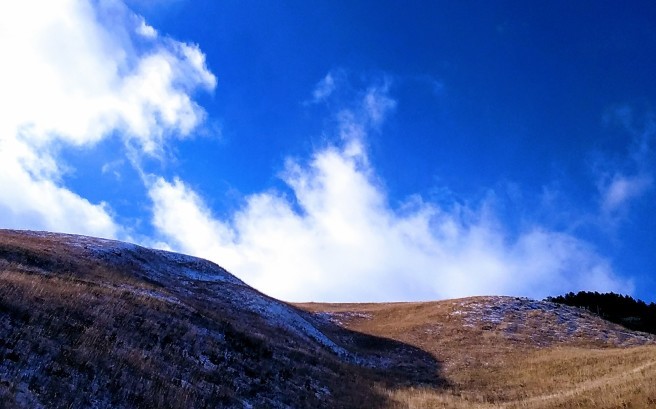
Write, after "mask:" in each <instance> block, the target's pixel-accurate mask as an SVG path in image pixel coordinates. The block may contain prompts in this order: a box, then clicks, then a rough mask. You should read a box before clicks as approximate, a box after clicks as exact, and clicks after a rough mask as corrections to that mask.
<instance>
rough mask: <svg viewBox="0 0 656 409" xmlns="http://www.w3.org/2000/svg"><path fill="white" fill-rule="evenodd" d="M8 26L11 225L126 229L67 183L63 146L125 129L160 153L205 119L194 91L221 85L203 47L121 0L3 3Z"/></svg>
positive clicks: (2, 82)
mask: <svg viewBox="0 0 656 409" xmlns="http://www.w3.org/2000/svg"><path fill="white" fill-rule="evenodd" d="M0 27H2V30H0V52H2V55H3V64H2V65H3V68H2V72H1V73H0V89H2V92H1V93H0V106H2V115H0V185H1V186H3V189H1V190H0V215H1V219H2V222H3V226H4V227H23V228H25V227H29V228H42V229H48V230H58V231H69V232H78V233H88V234H93V235H99V236H109V237H116V236H119V235H121V234H122V233H121V231H123V229H122V228H121V227H120V226H118V225H117V224H116V223H115V222H114V220H113V217H112V212H111V209H109V207H108V205H107V204H105V203H91V202H89V201H88V200H86V199H85V198H83V197H80V196H79V195H77V194H75V193H74V192H72V191H71V190H69V189H68V188H67V187H66V186H64V185H63V184H62V183H61V176H62V173H63V172H65V165H63V164H62V163H61V161H60V159H59V155H58V154H57V152H58V149H60V148H61V147H62V146H92V145H94V144H96V143H98V142H99V141H100V140H102V139H104V138H107V137H110V136H112V135H120V136H121V137H122V138H123V139H124V141H125V143H126V144H128V145H130V146H131V149H132V150H133V151H137V152H139V153H140V154H145V155H154V156H157V155H160V154H161V151H162V149H163V146H164V143H165V141H166V139H167V138H169V137H171V136H176V137H178V136H182V137H184V136H186V135H189V134H190V132H191V131H192V129H194V127H196V126H197V125H198V124H199V122H200V121H202V119H203V118H204V112H203V110H202V109H201V108H200V107H199V106H197V105H196V104H195V103H194V102H193V100H192V99H191V96H190V94H191V93H192V92H193V91H194V90H195V89H197V88H205V89H212V88H213V87H214V86H215V82H216V80H215V78H214V76H213V75H212V74H211V73H210V72H209V71H208V70H207V68H206V66H205V60H204V56H203V54H202V53H201V52H200V51H199V49H198V48H197V47H196V46H194V45H190V44H185V43H180V42H176V41H174V40H172V39H169V38H159V37H158V36H157V33H156V31H155V30H154V29H153V28H152V27H150V26H148V25H147V24H146V23H145V21H144V20H143V18H141V17H139V16H136V15H135V14H133V13H132V12H130V11H129V10H128V9H127V8H126V7H125V6H124V5H123V4H122V3H120V2H118V1H111V2H91V1H69V0H53V1H48V2H42V1H30V0H28V1H21V2H3V3H2V5H0Z"/></svg>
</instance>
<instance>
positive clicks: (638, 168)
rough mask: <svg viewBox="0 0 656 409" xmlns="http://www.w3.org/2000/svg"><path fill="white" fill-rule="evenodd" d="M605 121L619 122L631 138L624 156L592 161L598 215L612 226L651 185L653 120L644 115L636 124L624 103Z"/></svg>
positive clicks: (654, 129)
mask: <svg viewBox="0 0 656 409" xmlns="http://www.w3.org/2000/svg"><path fill="white" fill-rule="evenodd" d="M605 120H606V122H607V124H612V123H615V124H619V125H620V127H621V128H622V130H623V131H624V132H626V133H627V134H628V135H629V136H630V138H631V140H632V143H631V145H630V147H629V150H628V152H627V153H626V156H625V157H623V158H620V159H619V160H615V161H612V160H599V161H598V163H596V169H597V174H598V176H597V178H598V180H597V187H598V189H599V196H600V210H601V215H602V218H603V220H604V222H605V223H606V224H610V225H611V226H614V225H616V224H617V223H618V222H619V221H621V220H622V219H623V218H624V217H626V215H627V213H628V209H629V208H630V206H631V204H632V203H633V202H634V201H635V200H638V199H640V198H641V197H643V196H644V195H645V194H646V193H647V192H649V191H650V190H652V189H653V187H654V171H656V169H654V153H653V148H652V144H653V142H654V136H655V135H656V122H654V120H653V118H652V117H651V116H650V115H647V117H646V119H645V121H644V123H642V124H638V123H637V121H636V119H635V118H634V115H633V110H632V109H631V108H630V107H628V106H621V107H619V108H617V109H615V110H613V111H612V113H609V114H608V115H606V118H605ZM604 159H606V158H604Z"/></svg>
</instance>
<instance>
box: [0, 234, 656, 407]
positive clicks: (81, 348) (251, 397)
mask: <svg viewBox="0 0 656 409" xmlns="http://www.w3.org/2000/svg"><path fill="white" fill-rule="evenodd" d="M76 240H77V239H75V238H72V237H70V236H69V237H66V236H57V235H47V234H36V235H35V234H31V235H30V234H24V233H21V232H11V231H1V230H0V407H7V408H30V407H36V406H38V405H37V403H39V402H41V403H42V404H43V403H44V402H45V403H47V406H48V407H56V408H57V407H98V408H104V407H112V408H134V407H144V408H146V407H148V408H150V407H171V408H188V407H198V408H203V407H243V406H244V402H251V403H253V404H254V406H255V407H295V408H296V407H298V408H305V407H308V408H316V407H324V408H332V407H337V408H359V407H388V408H394V409H396V408H486V409H487V408H544V409H551V408H575V407H580V408H609V409H610V408H648V407H656V386H655V385H656V346H655V342H654V337H650V336H647V335H644V334H642V335H641V334H637V333H631V332H627V331H626V330H625V329H623V328H621V327H619V326H617V325H615V324H611V323H608V322H606V321H603V320H601V319H599V318H597V317H594V316H592V315H590V314H588V313H586V312H583V311H579V310H576V309H572V308H570V307H563V306H554V305H546V304H532V303H531V302H529V301H527V300H519V299H514V298H499V297H474V298H469V299H461V300H447V301H440V302H428V303H392V304H303V305H298V306H297V307H299V308H300V309H303V310H305V311H309V313H305V312H300V314H301V315H302V316H304V317H305V318H306V319H307V320H308V321H309V322H311V323H312V324H313V325H315V326H316V327H317V328H319V329H320V330H321V331H322V332H323V333H324V334H326V335H327V336H328V337H329V338H330V339H332V340H333V341H335V342H336V343H337V344H339V345H340V346H341V347H343V348H344V349H345V350H348V351H349V354H348V357H344V356H341V357H340V356H337V355H335V354H332V353H330V352H329V350H328V349H326V348H324V347H322V346H321V345H320V344H319V343H316V342H312V341H311V340H310V339H308V338H307V337H303V336H301V335H299V333H298V332H295V331H291V330H286V329H284V328H283V327H279V326H276V325H273V324H272V323H271V321H270V320H269V319H267V318H266V317H265V316H264V315H262V313H260V312H258V311H254V310H252V309H251V310H249V309H246V308H244V304H247V303H249V302H252V301H254V300H256V299H259V300H260V301H262V300H264V299H265V298H266V297H265V296H263V295H262V294H259V293H257V292H256V291H254V290H252V289H250V288H248V287H245V286H242V285H240V284H238V283H237V284H235V283H227V282H223V281H217V282H208V281H194V280H187V279H184V278H180V277H175V276H174V275H175V274H174V270H175V268H173V267H171V266H170V265H169V264H170V263H172V262H171V261H170V260H169V259H166V257H163V256H162V255H161V254H160V253H157V252H152V251H149V250H146V249H135V248H131V247H120V246H118V247H117V250H115V249H114V248H113V247H112V246H111V245H109V246H108V247H107V249H109V250H107V249H101V250H102V251H99V250H98V249H87V248H86V247H85V245H84V240H82V241H79V240H78V241H76ZM71 243H73V244H71ZM80 243H81V244H80ZM101 247H102V246H101ZM105 250H107V251H105ZM167 260H168V261H167ZM167 263H169V264H167ZM192 264H193V263H192ZM201 264H202V263H201ZM201 264H194V265H196V266H200V267H199V268H206V267H207V265H206V264H202V265H201ZM153 266H157V267H156V268H154V267H153ZM203 266H204V267H203ZM187 267H189V265H187V264H184V265H177V267H176V268H187ZM207 268H210V269H212V268H214V267H211V266H210V267H207ZM216 268H217V269H218V266H216ZM172 272H173V273H172ZM171 274H173V275H171ZM264 301H266V300H264ZM264 301H262V302H263V303H262V304H261V305H266V302H264ZM335 323H338V324H339V325H335ZM3 405H4V406H3Z"/></svg>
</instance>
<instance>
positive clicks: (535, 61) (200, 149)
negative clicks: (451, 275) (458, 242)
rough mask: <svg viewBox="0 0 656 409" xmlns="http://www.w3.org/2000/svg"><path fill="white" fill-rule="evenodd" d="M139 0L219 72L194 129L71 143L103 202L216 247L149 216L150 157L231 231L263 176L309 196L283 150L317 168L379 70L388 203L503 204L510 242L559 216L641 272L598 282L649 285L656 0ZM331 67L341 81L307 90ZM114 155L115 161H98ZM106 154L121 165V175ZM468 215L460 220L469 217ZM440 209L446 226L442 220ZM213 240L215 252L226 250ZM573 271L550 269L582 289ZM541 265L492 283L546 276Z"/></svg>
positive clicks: (157, 171)
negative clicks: (144, 139) (537, 273)
mask: <svg viewBox="0 0 656 409" xmlns="http://www.w3.org/2000/svg"><path fill="white" fill-rule="evenodd" d="M127 5H128V7H130V8H131V9H132V10H133V11H134V12H135V13H136V14H137V15H141V16H143V17H144V18H145V22H146V23H147V24H148V25H150V26H152V27H154V28H155V29H156V30H157V32H158V33H159V37H158V41H162V42H163V44H166V43H165V41H166V40H165V39H169V40H171V41H179V42H183V43H188V44H194V45H196V46H197V47H198V49H199V50H200V51H201V52H202V53H203V54H204V55H205V58H206V61H205V62H206V66H207V69H208V70H209V71H211V72H212V73H213V74H214V75H215V76H216V79H217V85H216V88H215V89H213V90H211V91H210V92H207V91H204V90H198V89H196V90H193V89H191V90H189V95H191V97H192V98H193V100H194V101H195V102H196V103H197V104H198V106H199V107H201V108H202V109H203V110H204V111H205V118H204V120H203V121H201V122H200V123H199V125H197V127H196V128H195V129H194V130H193V131H192V133H191V137H188V138H186V139H184V140H177V139H176V140H174V141H173V142H170V143H168V144H167V145H166V146H165V147H164V152H165V154H164V157H163V158H162V157H157V158H153V157H148V156H147V155H145V156H143V157H140V159H138V160H135V159H134V157H130V154H129V153H127V150H126V149H125V147H124V142H123V141H122V139H121V130H114V131H111V132H110V133H112V134H113V135H114V136H113V137H108V138H104V139H102V140H101V141H99V142H94V144H93V146H92V147H87V146H85V147H84V148H71V147H70V146H64V148H62V149H61V150H60V151H59V153H58V156H57V158H58V160H61V162H62V163H66V166H68V168H69V171H66V172H63V173H62V176H61V179H60V181H59V182H58V183H60V184H61V186H62V187H66V188H67V189H70V190H71V191H72V192H74V193H75V194H77V195H79V196H81V197H83V198H86V199H88V200H89V201H90V202H91V203H98V202H101V201H104V202H106V203H107V205H108V206H109V208H110V209H111V215H112V217H113V220H114V221H115V222H116V223H117V224H118V225H120V226H122V228H124V229H125V231H129V232H130V233H129V236H130V237H132V239H133V240H141V241H143V242H146V243H154V242H158V241H159V242H160V245H164V246H168V247H170V248H174V249H178V250H182V251H187V252H194V253H197V254H199V255H203V256H206V257H209V256H208V253H207V251H209V250H207V249H203V250H201V249H198V246H194V245H191V244H189V243H188V242H185V241H184V240H183V239H180V235H176V233H175V230H174V229H173V227H171V228H170V229H167V228H163V227H162V226H161V225H159V226H158V225H157V222H155V221H153V219H154V218H156V217H155V216H153V214H154V213H156V212H155V211H154V210H153V200H155V199H153V193H152V192H153V187H152V185H151V182H144V181H143V178H142V177H140V176H139V175H140V174H147V175H150V176H152V177H161V178H163V180H165V181H167V183H169V184H172V183H173V181H174V180H179V181H180V182H181V183H182V184H184V186H185V187H186V188H187V189H188V190H187V191H188V192H191V191H193V192H194V195H196V196H194V197H196V199H198V200H197V202H198V203H202V206H201V207H202V208H203V210H204V212H205V213H204V214H205V215H210V216H211V217H212V218H213V219H214V220H220V221H222V222H225V223H227V224H229V225H231V226H232V227H233V228H234V230H235V231H236V232H237V236H238V237H241V235H242V233H241V231H240V229H239V228H237V227H235V221H234V219H235V215H236V214H238V213H239V212H240V211H244V209H245V208H247V207H248V203H249V200H250V199H251V198H253V197H254V196H253V195H258V194H263V193H267V192H276V195H281V196H284V197H285V198H286V199H287V200H288V201H289V203H290V206H291V208H292V209H293V211H294V212H296V213H297V214H298V215H301V216H307V215H308V214H311V213H312V212H311V211H310V210H308V209H306V208H304V205H303V203H302V200H301V199H299V197H297V196H298V192H297V191H295V190H294V189H293V188H292V187H291V186H290V185H289V184H288V183H286V182H285V179H284V173H285V169H286V163H288V162H289V160H290V158H291V159H292V160H294V161H296V162H297V163H298V164H300V165H301V167H305V168H306V169H308V168H310V167H311V165H310V164H311V162H312V159H311V158H312V157H313V155H315V156H316V155H318V154H319V153H320V152H325V150H326V149H329V147H331V146H337V147H340V146H342V145H341V144H342V143H343V142H344V141H343V140H340V138H339V137H337V136H336V134H337V132H336V131H335V130H336V129H337V128H338V127H339V124H340V122H339V119H338V113H339V112H341V111H344V110H345V109H350V110H352V111H354V112H355V111H356V110H357V108H355V106H356V105H357V101H359V100H360V99H361V98H362V97H363V95H365V94H366V92H367V90H372V89H377V90H382V91H381V92H382V94H384V95H385V97H386V98H389V99H390V100H392V101H393V107H392V108H390V109H389V110H388V111H385V118H384V121H381V123H380V124H377V125H371V126H367V127H366V128H367V129H366V137H364V138H361V139H360V140H359V141H360V142H361V143H362V144H363V145H364V146H365V150H366V154H365V156H366V160H367V161H368V163H367V166H366V168H367V170H366V172H365V173H366V174H367V175H368V178H369V182H370V183H371V184H372V186H375V188H376V189H377V191H378V192H379V193H380V194H381V195H382V197H383V198H384V201H385V205H384V207H385V208H386V209H387V210H386V211H387V212H388V213H390V212H391V213H390V214H394V215H396V216H398V217H401V216H402V215H403V214H405V213H404V212H405V211H406V210H404V209H405V207H406V206H407V205H408V201H409V200H410V199H411V198H415V199H416V198H417V197H421V200H422V201H423V202H424V203H428V204H430V205H431V206H433V207H435V208H438V209H440V211H441V212H443V213H445V214H449V215H455V214H456V213H457V210H456V209H461V210H462V209H466V211H464V212H465V213H467V212H472V213H473V214H474V216H472V217H473V219H476V220H477V217H478V218H486V217H487V216H485V217H483V216H481V215H483V214H485V215H487V214H488V213H486V212H490V213H491V214H493V217H491V219H493V220H494V223H493V224H494V225H495V226H496V227H495V229H496V230H495V231H497V232H498V233H499V234H498V235H496V236H494V238H492V240H499V241H500V242H501V243H500V246H502V247H503V246H507V247H508V248H513V243H515V241H518V242H520V241H521V238H522V237H523V234H525V233H526V232H527V231H531V230H536V229H537V230H540V231H547V232H550V234H551V233H553V234H555V235H565V236H566V239H565V241H567V240H569V239H575V240H576V241H577V243H585V247H586V249H587V250H586V251H589V252H591V253H593V254H594V257H600V258H602V259H603V263H606V264H607V266H610V267H609V268H610V270H612V274H613V275H614V277H616V278H618V280H619V281H624V282H630V283H631V285H630V286H629V287H630V288H629V287H622V286H621V285H620V286H619V287H618V286H613V285H610V286H606V287H604V286H603V285H596V284H595V283H594V282H590V286H589V288H590V289H596V288H599V289H604V288H610V289H622V288H624V289H627V288H628V290H627V291H632V293H633V294H634V295H636V296H637V297H640V298H642V299H646V300H652V301H656V297H655V296H654V292H655V291H656V270H655V267H654V266H655V265H656V251H654V250H655V249H656V238H655V237H656V236H655V235H654V233H653V232H654V231H655V229H656V212H654V211H653V209H654V205H655V204H656V203H655V199H656V195H655V189H654V182H653V178H654V172H655V171H656V161H655V156H654V144H655V142H654V132H655V131H656V123H655V122H654V121H655V118H654V103H655V102H656V81H655V80H654V73H655V72H656V24H654V22H656V6H654V5H653V4H652V3H651V2H647V1H636V2H628V3H627V2H624V3H620V2H611V1H581V2H571V1H539V2H525V1H495V2H491V1H449V2H442V1H423V2H420V1H418V2H410V3H408V2H399V1H372V2H369V1H357V2H354V1H312V2H308V1H281V2H266V1H252V2H245V1H236V0H235V1H231V0H228V1H214V0H194V1H191V0H189V1H187V0H169V1H164V2H158V4H157V5H154V4H153V3H152V2H147V1H145V0H131V1H128V2H127ZM94 7H95V6H94ZM102 13H106V10H105V11H103V10H101V11H99V12H98V15H103V14H102ZM110 31H111V30H110ZM135 47H136V46H135ZM137 52H138V51H137ZM327 75H329V76H331V77H332V78H333V79H335V81H336V86H335V89H334V90H333V92H332V93H331V94H330V95H329V96H328V97H326V98H325V99H322V100H321V101H319V100H313V91H314V90H316V89H317V86H318V84H319V83H320V81H321V80H322V79H324V78H326V76H327ZM173 133H175V132H173ZM339 149H341V148H339ZM136 162H138V163H136ZM108 164H109V165H111V166H105V167H104V169H105V170H104V171H103V170H102V168H101V165H108ZM71 169H74V170H71ZM107 169H114V170H116V173H117V174H120V179H119V177H118V176H117V178H111V177H108V176H107V175H108V174H109V173H111V172H108V171H107ZM281 175H283V176H281ZM176 178H177V179H176ZM166 186H169V185H166ZM181 186H182V185H180V186H178V187H180V189H182V187H181ZM144 187H146V188H144ZM613 189H615V190H613ZM612 192H615V196H612ZM611 196H612V197H613V198H614V199H613V198H611ZM187 198H188V197H187ZM344 200H348V199H347V198H344ZM412 200H414V199H412ZM155 201H156V200H155ZM438 213H439V212H438ZM476 215H478V216H476ZM456 218H457V217H456ZM465 219H466V217H465ZM16 220H18V219H16ZM486 220H487V219H486ZM461 221H462V220H461ZM12 223H13V224H14V225H19V226H20V223H19V222H12ZM12 223H9V224H12ZM462 223H463V225H462V226H461V227H463V231H468V230H471V229H472V226H475V225H476V222H473V221H471V220H469V221H462ZM429 224H430V226H432V227H431V229H433V228H435V229H437V228H436V227H435V226H437V225H440V222H436V221H431V222H430V223H429ZM26 227H30V226H29V225H27V226H26ZM473 230H475V229H473ZM84 231H85V230H84V229H82V232H84ZM313 232H314V230H313ZM289 234H293V232H290V233H289ZM313 234H314V233H313ZM244 235H245V233H244ZM119 237H120V235H119ZM219 241H220V240H219ZM465 241H466V240H465ZM547 241H548V240H547ZM242 244H243V243H242ZM217 246H218V245H217ZM463 246H466V245H464V244H463ZM574 247H576V246H574ZM574 247H573V248H574ZM216 248H218V249H222V248H223V247H221V246H219V247H216ZM317 248H330V246H329V245H326V244H321V245H318V247H317ZM459 249H460V250H462V248H460V247H459ZM462 251H463V254H464V253H467V252H466V251H464V250H462ZM500 251H501V252H502V253H503V252H504V251H505V250H500ZM546 251H547V253H548V251H549V250H548V246H547V249H546ZM568 251H571V252H575V250H572V249H569V250H568ZM218 252H219V253H220V252H221V251H220V250H219V251H218ZM506 252H507V253H508V254H515V253H513V251H512V250H508V251H506ZM517 252H519V253H521V251H519V250H517ZM522 254H523V253H522ZM568 254H570V255H569V256H567V257H570V258H569V259H568V260H570V261H568V262H566V263H565V264H566V265H567V269H573V270H576V268H577V264H576V263H577V262H576V261H575V260H574V261H572V260H573V259H572V256H571V254H574V253H568ZM547 255H548V254H547ZM463 257H465V258H466V256H463ZM513 257H514V256H513ZM513 257H510V258H513ZM517 257H519V256H517ZM594 257H593V258H594ZM574 258H575V257H574ZM214 259H215V260H216V261H218V262H219V263H221V260H222V258H221V256H220V255H216V256H215V258H214ZM519 259H521V257H519ZM267 260H268V259H267ZM513 260H514V258H513ZM586 260H588V259H587V258H586ZM603 263H602V264H603ZM347 264H348V263H347ZM235 265H240V266H242V267H241V268H247V267H243V265H245V264H244V263H242V264H240V263H236V264H235ZM235 268H236V267H235ZM345 268H346V267H345ZM463 268H464V267H463ZM515 268H518V267H515ZM527 268H528V269H530V268H529V267H527ZM585 268H587V267H584V266H581V269H585ZM374 269H375V267H374ZM356 270H357V269H356ZM365 270H366V269H365ZM520 270H521V268H518V271H520ZM354 271H355V270H354ZM358 271H359V270H358ZM367 271H368V270H367ZM243 274H244V275H245V276H246V277H248V272H244V273H243ZM317 274H318V275H320V274H319V273H317ZM354 274H355V273H354ZM372 274H373V273H372ZM399 274H402V273H399ZM422 274H423V273H422ZM563 274H564V276H567V274H572V275H577V274H579V272H577V271H571V272H570V273H567V272H561V273H560V275H554V280H558V279H559V278H558V277H564V276H563ZM581 274H582V276H581V277H594V274H592V273H590V274H587V273H586V274H587V275H586V274H583V273H581ZM445 279H446V278H445ZM252 280H253V281H252V282H253V283H256V282H257V283H260V281H257V279H256V278H252ZM518 280H520V278H518ZM591 280H592V278H591ZM247 281H248V280H247ZM383 281H384V280H383ZM261 282H262V283H264V282H266V280H264V281H261ZM539 282H540V281H539V280H538V281H536V283H539ZM578 283H579V284H576V285H574V284H571V285H570V284H568V285H564V286H561V287H557V286H556V287H554V288H557V289H558V290H573V291H576V290H579V289H586V288H581V287H583V285H582V284H581V281H579V282H578ZM531 285H532V284H531ZM531 285H528V284H527V285H526V286H525V287H518V288H515V287H512V286H506V287H503V286H502V287H500V289H496V288H491V290H495V291H504V289H505V288H507V291H508V292H509V293H520V295H522V293H523V292H525V294H524V295H529V296H535V295H536V294H541V293H540V291H539V290H536V289H535V288H533V287H531ZM535 285H538V286H539V284H535ZM259 288H260V289H262V290H263V291H265V292H267V289H268V288H267V287H266V284H261V285H260V287H259ZM272 291H273V292H274V295H277V294H282V295H281V296H284V292H282V291H280V292H278V293H277V292H276V290H272ZM408 291H411V290H408ZM476 291H483V290H476ZM476 291H475V292H476ZM461 293H463V292H462V291H456V290H454V291H452V292H446V293H444V294H446V295H447V296H448V295H450V294H455V295H460V294H461ZM294 294H296V293H294ZM309 294H314V293H313V292H311V291H310V292H309ZM403 294H410V295H407V297H406V298H408V299H412V298H414V297H413V296H412V294H411V293H403ZM435 294H441V293H439V292H437V293H435ZM294 296H295V295H294ZM326 297H327V298H329V299H330V298H331V297H332V296H331V295H330V294H328V295H326ZM354 297H356V298H357V296H354ZM364 297H365V298H366V297H367V295H365V296H364ZM371 297H373V298H377V297H378V298H381V299H383V298H385V296H384V295H380V296H379V295H375V296H374V295H372V296H371ZM392 297H397V298H398V297H400V296H399V295H398V294H397V293H394V295H392ZM401 297H403V296H401ZM418 297H430V294H428V295H426V294H423V293H422V294H421V295H418ZM292 298H293V297H292ZM301 298H302V297H301ZM334 298H335V297H333V299H334Z"/></svg>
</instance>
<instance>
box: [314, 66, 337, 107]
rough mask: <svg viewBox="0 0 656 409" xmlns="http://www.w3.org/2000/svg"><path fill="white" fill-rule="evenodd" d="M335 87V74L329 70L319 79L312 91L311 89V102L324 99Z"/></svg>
mask: <svg viewBox="0 0 656 409" xmlns="http://www.w3.org/2000/svg"><path fill="white" fill-rule="evenodd" d="M335 88H336V84H335V74H333V73H332V72H329V73H328V74H326V76H325V77H323V78H322V79H321V81H319V83H318V84H317V85H316V87H315V88H314V91H312V102H315V103H316V102H321V101H324V100H325V99H326V98H328V97H329V96H330V95H331V94H332V93H333V92H334V91H335Z"/></svg>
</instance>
